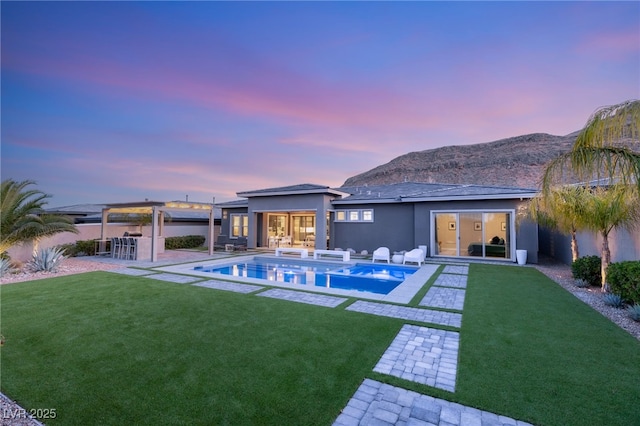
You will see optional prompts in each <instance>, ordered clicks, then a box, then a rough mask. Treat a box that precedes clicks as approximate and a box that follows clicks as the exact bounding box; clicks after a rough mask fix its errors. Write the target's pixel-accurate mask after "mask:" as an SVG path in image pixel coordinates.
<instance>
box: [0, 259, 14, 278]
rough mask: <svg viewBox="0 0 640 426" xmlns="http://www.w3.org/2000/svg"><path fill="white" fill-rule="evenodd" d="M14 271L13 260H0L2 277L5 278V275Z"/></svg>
mask: <svg viewBox="0 0 640 426" xmlns="http://www.w3.org/2000/svg"><path fill="white" fill-rule="evenodd" d="M13 270H14V267H13V264H12V263H11V260H9V259H5V258H0V277H4V275H5V274H10V273H12V272H13Z"/></svg>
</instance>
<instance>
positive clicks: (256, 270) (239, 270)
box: [194, 257, 418, 294]
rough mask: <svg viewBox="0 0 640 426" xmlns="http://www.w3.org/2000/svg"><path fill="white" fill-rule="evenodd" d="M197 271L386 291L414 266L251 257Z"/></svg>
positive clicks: (407, 274)
mask: <svg viewBox="0 0 640 426" xmlns="http://www.w3.org/2000/svg"><path fill="white" fill-rule="evenodd" d="M194 270H196V271H198V272H210V273H212V274H222V275H229V276H233V277H244V278H257V279H263V280H268V281H278V282H285V283H290V284H306V285H315V286H318V287H327V288H339V289H343V290H357V291H366V292H370V293H377V294H389V292H391V291H392V290H393V289H394V288H396V287H397V286H398V285H400V284H401V283H402V282H403V281H404V280H405V279H406V278H408V277H409V276H410V275H412V274H413V273H414V272H416V271H417V270H418V269H417V268H415V267H411V266H399V265H388V264H382V263H377V264H374V263H369V264H367V263H357V264H355V265H348V266H345V265H344V264H336V263H320V262H310V261H296V260H289V259H285V260H282V261H274V260H272V259H265V258H260V257H254V258H253V259H252V260H249V261H247V262H239V263H234V264H226V265H214V266H196V267H195V268H194Z"/></svg>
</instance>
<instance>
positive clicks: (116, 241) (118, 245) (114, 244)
mask: <svg viewBox="0 0 640 426" xmlns="http://www.w3.org/2000/svg"><path fill="white" fill-rule="evenodd" d="M121 254H122V240H121V239H120V238H118V237H113V238H111V257H113V258H118V259H120V255H121Z"/></svg>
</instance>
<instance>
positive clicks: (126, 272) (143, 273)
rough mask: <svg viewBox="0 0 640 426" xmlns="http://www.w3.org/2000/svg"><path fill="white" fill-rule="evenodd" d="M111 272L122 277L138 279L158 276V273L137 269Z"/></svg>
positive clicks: (122, 269) (112, 270)
mask: <svg viewBox="0 0 640 426" xmlns="http://www.w3.org/2000/svg"><path fill="white" fill-rule="evenodd" d="M109 272H113V273H116V274H122V275H133V276H136V277H141V276H146V275H153V274H157V272H156V271H148V270H146V269H135V268H121V269H111V270H110V271H109Z"/></svg>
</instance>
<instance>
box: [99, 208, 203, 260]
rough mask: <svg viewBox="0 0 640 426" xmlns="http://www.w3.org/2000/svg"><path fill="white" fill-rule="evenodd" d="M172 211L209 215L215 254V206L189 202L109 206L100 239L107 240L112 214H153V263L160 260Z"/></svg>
mask: <svg viewBox="0 0 640 426" xmlns="http://www.w3.org/2000/svg"><path fill="white" fill-rule="evenodd" d="M171 211H191V212H203V211H208V213H209V232H208V236H209V254H213V245H214V241H213V239H214V235H213V230H214V217H213V211H214V210H213V204H208V203H195V202H188V201H168V202H164V201H141V202H137V203H117V204H107V205H106V207H104V208H103V209H102V219H101V222H100V239H101V240H103V241H104V240H106V237H107V236H106V225H107V222H108V217H109V214H110V213H130V214H151V218H152V219H151V261H152V262H156V261H157V260H158V237H162V236H163V232H164V216H165V213H166V212H171Z"/></svg>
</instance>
